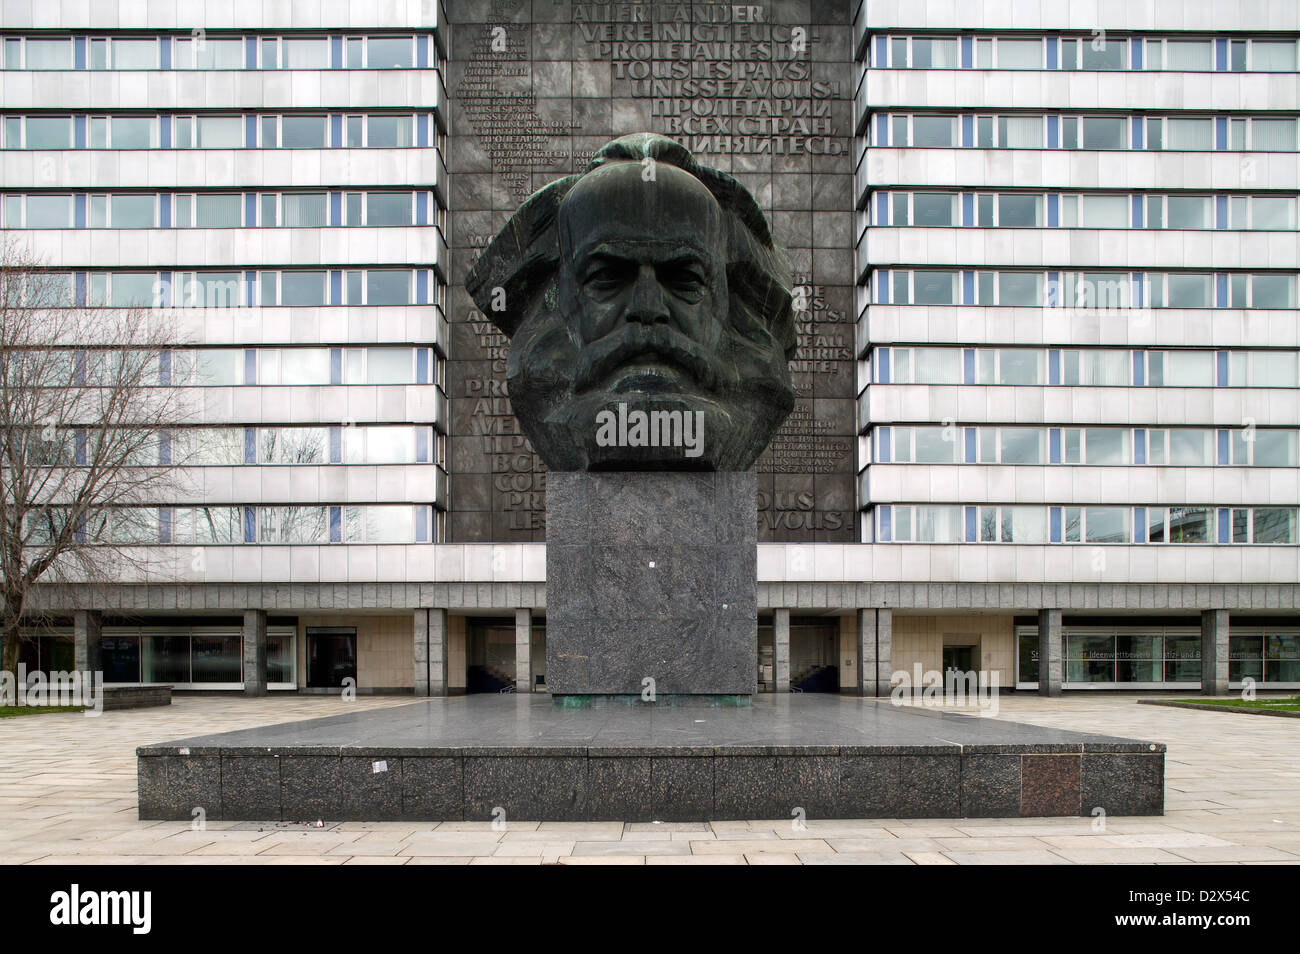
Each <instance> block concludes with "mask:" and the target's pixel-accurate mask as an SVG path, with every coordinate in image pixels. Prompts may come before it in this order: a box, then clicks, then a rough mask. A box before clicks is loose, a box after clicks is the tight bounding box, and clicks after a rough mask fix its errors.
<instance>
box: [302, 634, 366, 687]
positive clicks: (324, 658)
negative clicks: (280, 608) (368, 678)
mask: <svg viewBox="0 0 1300 954" xmlns="http://www.w3.org/2000/svg"><path fill="white" fill-rule="evenodd" d="M348 678H350V679H351V680H352V685H354V686H355V685H356V683H357V630H356V627H355V626H308V627H307V688H308V689H338V688H341V687H342V686H343V680H344V679H348Z"/></svg>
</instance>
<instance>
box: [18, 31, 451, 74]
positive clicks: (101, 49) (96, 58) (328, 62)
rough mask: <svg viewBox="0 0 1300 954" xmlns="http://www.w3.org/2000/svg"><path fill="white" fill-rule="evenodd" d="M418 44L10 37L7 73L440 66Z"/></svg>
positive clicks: (420, 39)
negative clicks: (36, 71) (25, 71)
mask: <svg viewBox="0 0 1300 954" xmlns="http://www.w3.org/2000/svg"><path fill="white" fill-rule="evenodd" d="M438 61H439V51H438V48H437V43H436V40H435V39H434V37H433V35H432V34H428V33H421V34H417V35H415V36H337V35H336V36H296V35H294V36H266V35H260V34H259V35H257V36H209V35H207V34H206V33H201V34H200V35H193V34H190V35H185V36H151V37H139V36H107V37H99V36H89V37H86V36H76V37H72V36H61V37H36V36H7V37H5V38H4V69H6V70H87V69H89V70H259V69H260V70H275V69H283V70H329V69H336V70H340V69H346V70H364V69H371V70H410V69H427V68H428V67H429V66H431V65H432V66H437V65H438Z"/></svg>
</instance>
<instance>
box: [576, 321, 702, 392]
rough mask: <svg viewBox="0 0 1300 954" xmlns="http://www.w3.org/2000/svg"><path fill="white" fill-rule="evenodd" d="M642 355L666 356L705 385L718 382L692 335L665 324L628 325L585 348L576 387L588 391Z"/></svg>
mask: <svg viewBox="0 0 1300 954" xmlns="http://www.w3.org/2000/svg"><path fill="white" fill-rule="evenodd" d="M642 355H651V356H653V357H661V358H665V359H667V360H668V361H669V362H671V363H673V364H677V365H680V366H681V367H683V368H685V369H686V370H687V371H689V372H690V374H691V375H692V376H693V377H694V378H695V380H697V381H699V382H700V383H701V384H703V385H704V386H705V387H707V388H709V389H712V388H715V387H716V386H717V374H716V372H715V371H714V369H713V366H712V364H711V363H710V362H709V360H708V358H707V357H706V356H705V355H704V353H703V352H701V351H700V350H699V348H697V347H696V345H695V343H694V342H693V341H691V340H690V339H689V338H687V337H685V336H684V335H681V334H679V333H678V332H676V331H672V330H671V329H669V328H665V327H663V326H662V325H656V326H651V327H647V326H645V325H628V326H626V327H625V328H623V329H622V330H621V331H619V332H617V333H616V334H615V335H611V336H609V337H606V338H603V339H601V340H600V341H597V342H595V343H594V344H591V345H588V346H587V347H586V348H584V349H583V350H582V352H581V353H580V356H579V364H578V373H577V375H576V376H575V379H574V386H575V390H578V391H585V390H586V389H587V388H589V387H592V386H593V385H595V384H598V383H600V382H601V381H603V380H604V379H605V378H606V377H608V376H609V375H610V374H611V373H612V372H614V371H615V370H617V369H618V368H619V367H621V366H622V365H624V364H626V363H627V362H628V361H630V360H632V359H634V358H638V357H640V356H642Z"/></svg>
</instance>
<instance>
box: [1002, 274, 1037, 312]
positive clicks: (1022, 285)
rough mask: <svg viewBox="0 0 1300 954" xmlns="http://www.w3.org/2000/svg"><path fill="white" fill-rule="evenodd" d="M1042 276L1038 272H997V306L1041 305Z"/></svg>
mask: <svg viewBox="0 0 1300 954" xmlns="http://www.w3.org/2000/svg"><path fill="white" fill-rule="evenodd" d="M1042 291H1043V276H1042V274H1041V273H1039V272H998V304H999V305H1021V306H1030V305H1041V304H1042V302H1043V295H1042Z"/></svg>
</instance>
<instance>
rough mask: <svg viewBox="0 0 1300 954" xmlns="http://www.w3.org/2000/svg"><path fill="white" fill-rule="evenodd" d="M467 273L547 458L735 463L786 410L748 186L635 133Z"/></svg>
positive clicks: (779, 276) (575, 466)
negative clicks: (503, 344)
mask: <svg viewBox="0 0 1300 954" xmlns="http://www.w3.org/2000/svg"><path fill="white" fill-rule="evenodd" d="M467 285H468V289H469V292H470V294H471V295H472V296H473V298H474V301H475V302H476V303H477V304H478V306H479V308H480V309H482V310H483V312H484V313H485V314H486V315H487V316H488V317H489V318H490V319H491V320H492V322H493V323H494V324H495V325H496V326H497V327H498V328H499V329H500V330H501V331H502V332H503V333H504V334H505V335H506V336H507V337H509V338H510V351H509V355H508V358H507V362H506V381H507V386H508V388H509V393H510V400H511V405H512V407H513V409H514V412H515V415H516V416H517V417H518V418H519V422H520V425H521V426H522V428H523V431H524V434H525V435H526V436H527V437H528V439H529V440H530V441H531V442H532V445H533V447H534V449H535V450H536V451H537V453H538V454H540V455H541V457H542V459H543V460H544V461H545V462H546V465H547V467H549V468H551V469H552V470H687V469H696V470H720V471H729V470H733V471H734V470H747V469H748V468H749V467H750V466H752V465H753V463H754V461H755V460H756V459H757V458H758V456H759V454H761V453H762V452H763V449H764V448H765V447H766V446H767V443H768V441H769V440H771V438H772V435H773V433H774V432H775V431H776V429H777V428H778V427H779V426H780V425H781V422H782V421H784V420H785V418H786V416H787V415H788V414H789V413H790V411H791V409H792V408H793V407H794V389H793V387H792V385H791V382H790V372H789V366H788V364H787V361H788V360H789V359H790V358H791V357H793V355H794V349H795V333H794V318H793V313H792V311H791V298H790V292H789V290H788V288H787V279H786V278H785V272H784V265H783V260H782V256H781V254H780V252H779V250H778V249H777V248H776V247H775V245H774V244H773V241H772V236H771V232H770V231H769V229H768V225H767V221H766V219H765V218H764V217H763V213H762V211H761V210H760V209H759V207H758V204H757V203H756V202H755V201H754V198H753V197H752V196H751V195H750V194H749V193H748V192H747V191H746V190H745V189H744V188H743V187H742V186H741V185H740V184H739V183H738V182H736V180H735V179H733V178H732V177H731V176H729V175H727V174H726V173H723V172H719V171H718V170H716V169H712V168H709V167H707V166H704V165H701V164H700V163H699V162H698V161H697V160H696V159H695V157H694V156H693V155H691V153H690V152H689V151H688V150H687V149H686V148H685V147H684V146H682V145H680V144H678V143H676V142H674V141H673V140H671V139H668V138H666V137H663V136H658V135H654V134H651V133H638V134H635V135H631V136H624V137H622V138H621V139H616V140H614V141H613V142H610V143H608V144H607V145H606V146H604V147H603V148H602V149H601V150H600V151H599V152H597V153H596V155H595V156H594V157H593V158H592V160H591V162H590V163H588V165H587V167H586V168H585V169H584V170H583V171H582V172H581V173H579V174H577V175H571V176H567V177H565V178H563V179H560V180H558V181H556V182H553V183H551V184H550V185H548V186H546V187H544V188H543V189H540V190H539V191H537V192H536V193H534V194H533V195H532V196H531V197H530V198H529V199H528V200H527V201H526V202H525V203H524V204H523V205H522V206H521V207H520V208H519V210H518V211H517V212H515V214H514V215H513V216H512V217H511V219H510V221H509V222H507V223H506V225H505V227H504V228H503V229H502V230H501V232H499V233H498V234H497V236H496V237H495V238H494V239H493V240H492V242H491V244H490V245H489V246H488V247H487V249H486V250H485V251H484V252H483V254H482V256H481V257H480V258H479V260H478V261H477V262H476V263H475V265H474V267H473V269H471V271H470V274H469V277H468V280H467Z"/></svg>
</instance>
